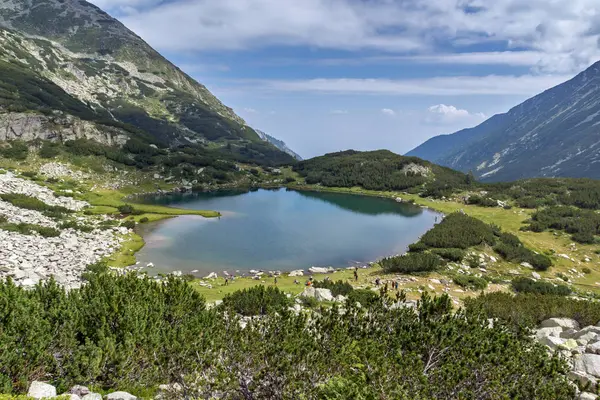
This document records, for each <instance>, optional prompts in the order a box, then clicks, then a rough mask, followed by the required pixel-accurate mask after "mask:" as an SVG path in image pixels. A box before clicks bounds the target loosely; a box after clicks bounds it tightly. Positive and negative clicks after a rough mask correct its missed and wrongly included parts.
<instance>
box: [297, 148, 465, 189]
mask: <svg viewBox="0 0 600 400" xmlns="http://www.w3.org/2000/svg"><path fill="white" fill-rule="evenodd" d="M414 167H416V168H414ZM294 171H296V172H298V173H299V174H300V175H302V176H303V177H305V179H306V182H307V183H309V184H321V185H323V186H334V187H353V186H360V187H363V188H365V189H369V190H412V191H416V192H420V191H421V190H422V186H423V185H424V184H425V183H431V184H432V185H441V186H451V187H453V188H455V189H456V188H459V187H462V186H464V185H467V177H466V175H464V174H462V173H460V172H457V171H453V170H451V169H448V168H444V167H440V166H437V165H435V164H432V163H429V162H427V161H423V160H421V159H419V158H416V157H404V156H400V155H397V154H394V153H392V152H390V151H387V150H378V151H370V152H358V151H354V150H348V151H342V152H338V153H330V154H326V155H324V156H321V157H315V158H312V159H310V160H306V161H301V162H299V163H297V164H296V165H295V166H294Z"/></svg>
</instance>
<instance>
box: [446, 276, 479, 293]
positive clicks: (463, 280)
mask: <svg viewBox="0 0 600 400" xmlns="http://www.w3.org/2000/svg"><path fill="white" fill-rule="evenodd" d="M452 280H453V281H454V283H456V284H457V285H458V286H461V287H463V288H465V289H472V290H484V289H485V288H486V287H487V285H488V282H487V281H486V280H485V279H483V278H478V277H476V276H473V275H455V276H454V277H453V278H452Z"/></svg>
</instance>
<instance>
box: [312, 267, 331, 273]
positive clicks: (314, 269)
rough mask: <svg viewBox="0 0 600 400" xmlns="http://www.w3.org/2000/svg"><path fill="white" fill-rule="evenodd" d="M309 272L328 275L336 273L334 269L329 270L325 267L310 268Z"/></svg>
mask: <svg viewBox="0 0 600 400" xmlns="http://www.w3.org/2000/svg"><path fill="white" fill-rule="evenodd" d="M308 271H309V272H311V273H313V274H328V273H330V272H333V271H335V270H334V269H333V268H331V267H329V268H325V267H310V268H309V269H308Z"/></svg>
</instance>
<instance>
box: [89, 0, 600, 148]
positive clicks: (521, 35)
mask: <svg viewBox="0 0 600 400" xmlns="http://www.w3.org/2000/svg"><path fill="white" fill-rule="evenodd" d="M92 2H93V3H95V4H96V5H98V6H99V7H101V8H103V9H104V10H106V11H107V12H109V13H110V14H111V15H113V16H115V17H117V18H119V19H120V20H121V21H122V22H123V23H124V24H125V25H126V26H128V27H129V28H130V29H132V30H133V31H134V32H136V33H137V34H139V35H140V36H141V37H142V38H143V39H145V40H146V41H147V42H148V43H149V44H150V45H152V46H153V47H155V48H156V49H157V50H158V51H160V52H161V53H162V54H163V55H165V56H166V57H167V58H168V59H170V60H171V61H172V62H174V63H175V64H177V65H178V66H179V67H180V68H181V69H183V70H184V71H185V72H187V73H188V74H190V75H191V76H193V77H194V78H196V79H197V80H198V81H199V82H201V83H203V84H204V85H206V86H207V87H208V88H209V89H210V90H211V91H212V92H213V93H214V94H216V95H217V96H218V97H219V98H220V99H221V100H222V101H223V102H224V103H225V104H227V105H228V106H230V107H232V108H233V109H234V110H235V111H236V112H237V113H238V114H239V115H240V116H242V117H243V118H244V119H246V121H247V122H248V123H249V124H250V125H251V126H253V127H254V128H257V129H261V130H263V131H265V132H267V133H269V134H271V135H273V136H276V137H278V138H280V139H282V140H284V141H285V142H286V143H287V144H288V145H289V146H290V147H291V148H293V149H294V150H296V151H297V152H298V153H300V154H301V155H302V156H304V157H311V156H315V155H319V154H323V153H325V152H331V151H337V150H343V149H348V148H354V149H357V150H370V149H378V148H388V149H391V150H393V151H395V152H398V153H404V152H406V151H408V150H410V149H412V148H413V147H415V146H417V145H418V144H420V143H422V142H423V141H425V140H426V139H428V138H430V137H432V136H434V135H437V134H442V133H452V132H454V131H456V130H459V129H462V128H466V127H471V126H474V125H477V124H478V123H480V122H482V121H484V120H485V119H486V118H487V117H489V116H491V115H493V114H496V113H501V112H506V111H508V109H509V108H511V107H513V106H515V105H517V104H518V103H520V102H521V101H523V100H525V99H527V98H529V97H531V96H533V95H535V94H537V93H539V92H541V91H543V90H545V89H548V88H550V87H552V86H554V85H556V84H558V83H561V82H564V81H565V80H567V79H569V78H571V77H572V76H574V75H575V74H576V73H578V72H580V71H582V70H583V69H585V68H587V67H588V66H589V65H591V64H592V63H594V62H595V61H597V60H598V59H600V50H599V44H600V2H598V1H597V0H528V1H526V2H524V1H522V0H92Z"/></svg>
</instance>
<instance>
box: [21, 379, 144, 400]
mask: <svg viewBox="0 0 600 400" xmlns="http://www.w3.org/2000/svg"><path fill="white" fill-rule="evenodd" d="M27 396H28V397H31V398H33V399H52V398H55V397H57V395H56V388H55V387H54V386H52V385H49V384H47V383H44V382H39V381H33V382H31V385H29V391H28V392H27ZM60 396H64V397H69V398H70V400H103V398H102V395H101V394H99V393H94V392H92V391H90V389H88V388H87V387H85V386H81V385H76V386H73V387H72V388H71V389H70V390H69V391H68V392H66V393H63V394H61V395H60ZM104 399H105V400H136V399H137V397H135V396H134V395H132V394H129V393H127V392H113V393H110V394H107V395H106V396H104Z"/></svg>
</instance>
